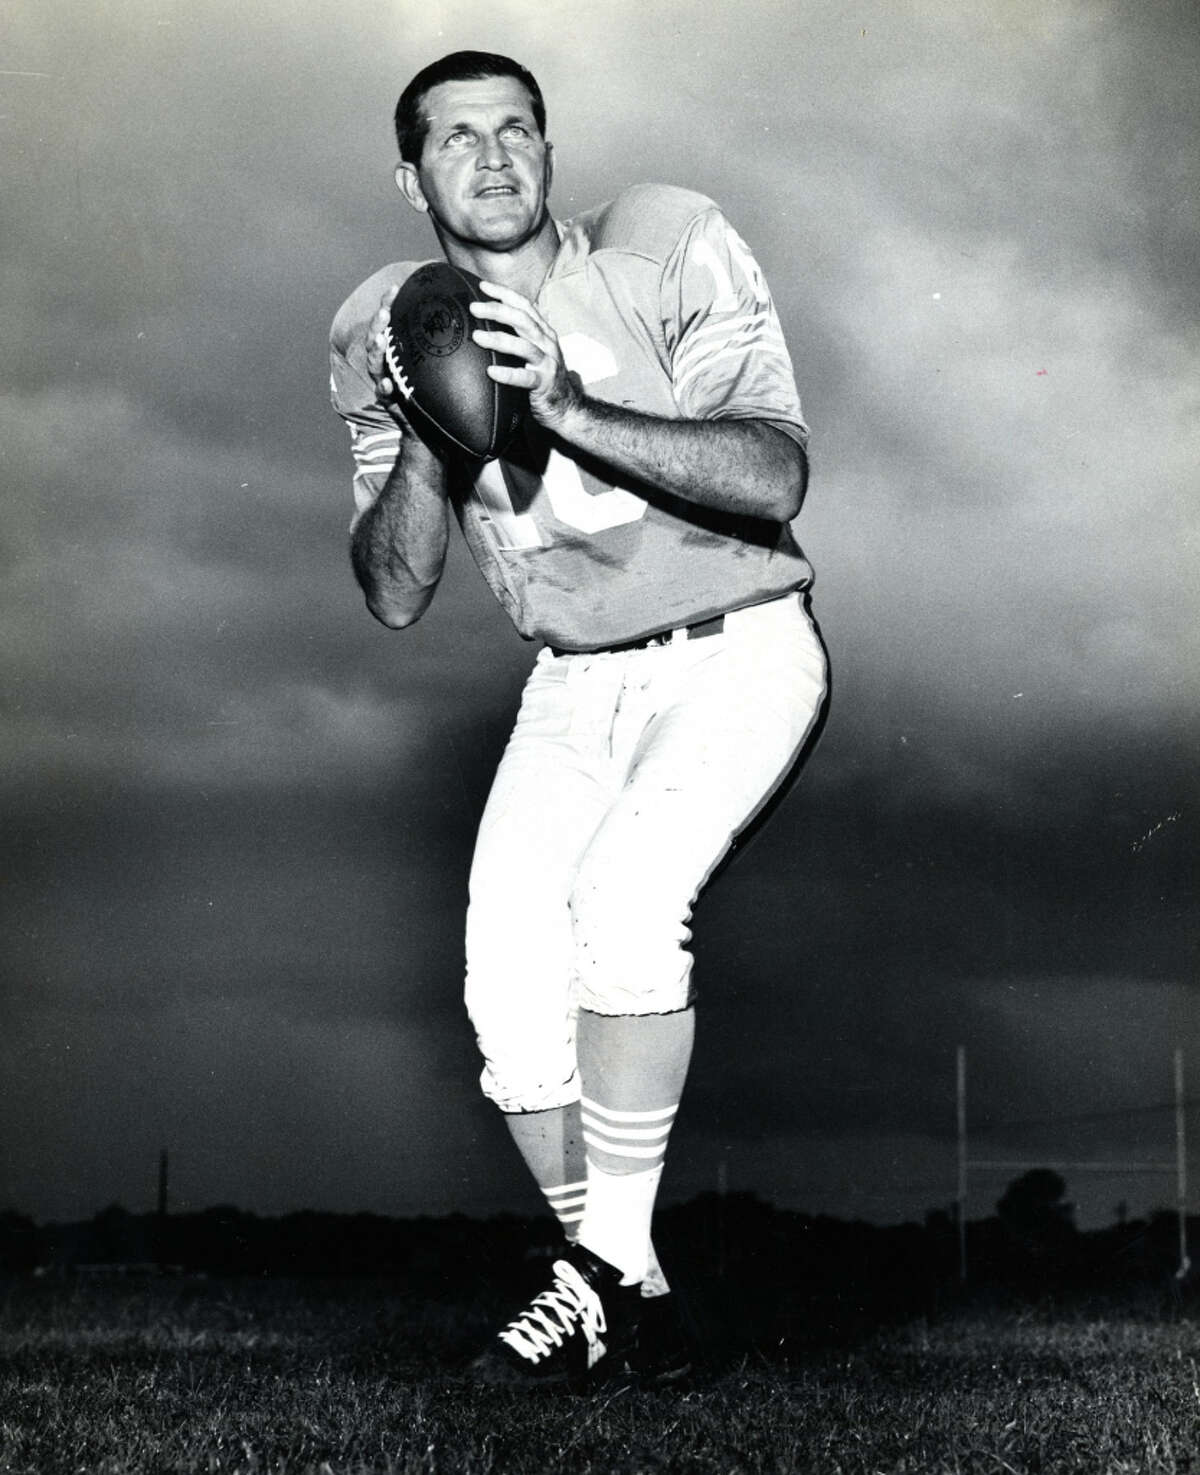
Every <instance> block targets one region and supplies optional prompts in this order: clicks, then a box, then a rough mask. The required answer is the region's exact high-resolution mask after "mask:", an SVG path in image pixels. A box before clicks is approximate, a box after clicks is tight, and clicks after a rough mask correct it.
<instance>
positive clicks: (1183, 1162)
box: [1175, 1049, 1191, 1280]
mask: <svg viewBox="0 0 1200 1475" xmlns="http://www.w3.org/2000/svg"><path fill="white" fill-rule="evenodd" d="M1185 1116H1186V1113H1185V1111H1184V1099H1183V1050H1182V1049H1177V1050H1176V1051H1175V1183H1176V1203H1177V1206H1178V1211H1179V1269H1178V1270H1177V1271H1176V1272H1175V1274H1176V1277H1177V1278H1178V1279H1179V1280H1182V1279H1183V1278H1184V1276H1185V1275H1186V1274H1187V1273H1188V1271H1189V1270H1190V1269H1191V1261H1190V1260H1189V1259H1188V1243H1187V1138H1186V1136H1185V1127H1184V1121H1185Z"/></svg>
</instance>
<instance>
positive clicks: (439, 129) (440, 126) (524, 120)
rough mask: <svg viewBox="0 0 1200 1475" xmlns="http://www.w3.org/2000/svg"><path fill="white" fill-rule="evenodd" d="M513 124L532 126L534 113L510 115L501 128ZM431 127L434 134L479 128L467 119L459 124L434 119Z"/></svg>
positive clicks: (501, 124)
mask: <svg viewBox="0 0 1200 1475" xmlns="http://www.w3.org/2000/svg"><path fill="white" fill-rule="evenodd" d="M512 123H520V124H522V125H524V124H532V123H533V113H532V112H528V113H510V114H509V115H508V117H506V118H505V119H504V120H503V122H501V123H500V125H499V126H500V127H501V128H507V127H508V126H509V125H510V124H512ZM429 126H430V128H431V130H432V131H433V132H434V133H457V132H458V131H459V129H460V128H466V129H468V130H471V129H474V128H476V127H478V124H477V123H472V122H469V121H468V120H467V119H466V118H462V119H460V120H459V121H458V122H457V123H439V122H438V121H437V120H436V119H434V120H432V121H431V122H430V125H429Z"/></svg>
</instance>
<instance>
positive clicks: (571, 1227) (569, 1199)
mask: <svg viewBox="0 0 1200 1475" xmlns="http://www.w3.org/2000/svg"><path fill="white" fill-rule="evenodd" d="M542 1192H543V1193H544V1194H545V1195H546V1202H547V1203H548V1204H549V1205H550V1207H551V1208H552V1209H553V1210H554V1217H555V1218H556V1219H557V1220H558V1222H559V1223H560V1224H561V1225H562V1231H563V1233H564V1234H565V1235H566V1237H567V1239H568V1241H569V1242H570V1243H571V1244H574V1243H575V1241H576V1240H577V1239H578V1238H579V1225H580V1222H581V1221H582V1219H583V1206H584V1203H585V1202H586V1200H587V1179H586V1178H581V1179H580V1180H579V1182H578V1183H563V1184H561V1185H559V1186H558V1187H549V1186H547V1185H546V1184H543V1185H542Z"/></svg>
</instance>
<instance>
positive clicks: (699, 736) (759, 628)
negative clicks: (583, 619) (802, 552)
mask: <svg viewBox="0 0 1200 1475" xmlns="http://www.w3.org/2000/svg"><path fill="white" fill-rule="evenodd" d="M717 640H719V641H720V644H719V645H718V644H716V643H715V642H716V641H717ZM713 642H714V643H713V644H712V645H711V646H710V645H709V644H708V642H706V641H696V642H695V643H694V644H692V643H688V644H681V645H676V646H672V647H668V648H663V649H658V650H651V651H646V652H640V653H638V654H637V655H636V656H634V657H631V658H630V665H629V671H628V674H627V678H626V683H625V692H624V697H623V701H622V707H621V711H622V721H621V724H619V725H618V727H615V728H614V745H615V746H616V747H617V748H620V746H621V744H622V743H625V744H626V745H627V747H628V763H627V773H628V778H627V781H626V784H625V787H624V789H623V791H622V794H621V796H620V798H619V799H618V800H617V802H616V803H615V804H613V805H612V807H611V808H610V809H609V811H608V813H607V814H606V816H605V818H604V820H603V822H602V823H601V825H600V826H599V828H598V829H597V830H596V833H595V835H594V836H593V838H592V840H591V842H590V844H589V846H588V848H587V851H586V853H585V855H584V856H583V858H582V859H581V861H580V865H579V870H578V873H577V876H576V882H575V887H574V890H573V892H572V896H571V911H572V921H573V928H574V938H575V953H574V959H575V969H576V976H577V979H578V985H579V1003H580V1010H579V1016H578V1027H577V1028H578V1058H579V1064H580V1070H581V1076H582V1091H583V1098H584V1105H583V1124H584V1140H585V1144H586V1148H587V1197H586V1203H585V1209H584V1217H583V1221H582V1223H581V1225H580V1232H579V1237H580V1242H581V1243H582V1244H583V1245H585V1246H586V1247H588V1248H590V1249H591V1250H593V1251H594V1252H595V1253H597V1254H599V1255H600V1256H601V1257H602V1258H604V1259H606V1260H608V1261H609V1262H610V1263H611V1264H613V1265H615V1266H617V1267H618V1269H619V1270H620V1271H621V1272H622V1279H623V1280H624V1281H625V1282H630V1281H633V1280H636V1279H640V1278H641V1276H642V1275H643V1274H644V1271H645V1254H646V1246H647V1245H648V1242H649V1233H650V1220H651V1214H652V1211H653V1205H654V1198H655V1194H656V1191H657V1186H658V1180H659V1176H660V1175H661V1171H662V1162H663V1158H664V1155H665V1152H666V1145H667V1138H668V1135H669V1132H670V1128H671V1123H672V1122H673V1120H674V1114H675V1109H676V1107H677V1105H678V1102H679V1098H680V1095H681V1093H682V1088H683V1082H684V1078H685V1076H686V1072H687V1066H688V1061H689V1059H690V1054H691V1043H692V1031H693V1017H692V1011H691V1007H690V1004H691V984H690V975H691V961H692V960H691V956H690V954H689V953H688V951H687V948H686V944H687V943H688V942H689V941H690V937H691V934H690V931H689V927H688V924H689V922H690V919H691V911H692V907H693V904H694V902H695V900H696V897H697V896H698V895H699V893H700V891H701V889H702V887H703V885H704V883H705V881H706V880H707V878H708V877H709V875H711V873H712V871H713V870H714V869H715V868H716V866H717V865H718V864H719V862H720V861H721V859H722V858H723V857H724V855H725V854H726V853H727V851H728V849H729V847H730V845H731V844H732V842H733V839H734V837H735V836H736V834H737V833H738V831H739V830H740V829H742V828H743V827H744V826H745V825H746V824H747V823H748V821H749V820H750V819H751V818H752V817H753V816H754V815H755V814H756V813H757V812H758V811H759V809H760V808H761V807H762V806H763V804H764V803H765V802H766V801H767V799H768V798H769V797H770V795H771V794H772V793H773V792H774V790H775V789H776V788H777V787H778V785H779V784H780V783H781V782H782V781H783V780H784V779H785V778H786V776H787V775H788V774H789V772H790V771H791V769H792V768H793V766H794V764H795V763H796V761H797V760H798V758H799V756H800V754H801V752H802V751H803V749H804V747H805V745H806V743H807V740H808V738H809V736H810V734H811V732H812V731H813V728H814V727H815V725H816V722H817V719H818V716H819V714H820V711H821V708H822V706H823V703H824V697H825V691H826V668H825V657H824V651H823V649H822V647H821V644H820V641H819V638H818V637H817V635H816V632H815V628H814V627H813V626H812V624H811V621H810V620H809V619H808V617H807V616H806V614H805V613H804V611H803V610H802V608H801V607H800V604H799V601H798V600H797V601H782V602H778V603H777V604H775V605H773V606H765V607H761V608H760V609H758V610H753V611H744V612H742V613H741V614H740V615H734V616H731V617H729V618H728V620H727V633H726V634H725V635H724V636H721V637H713Z"/></svg>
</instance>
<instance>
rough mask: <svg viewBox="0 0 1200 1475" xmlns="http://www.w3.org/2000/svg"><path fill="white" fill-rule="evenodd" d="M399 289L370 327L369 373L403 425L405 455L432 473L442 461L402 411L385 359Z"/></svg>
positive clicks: (385, 403)
mask: <svg viewBox="0 0 1200 1475" xmlns="http://www.w3.org/2000/svg"><path fill="white" fill-rule="evenodd" d="M399 290H400V288H399V287H389V288H388V290H387V291H386V292H385V293H384V294H383V296H382V297H381V298H380V301H379V311H378V312H377V313H376V314H375V316H374V317H373V318H372V319H371V321H370V323H369V325H368V327H367V371H368V373H369V374H370V375H371V378H372V379H373V380H374V383H375V388H376V390H377V391H378V393H379V402H380V403H381V404H382V405H383V406H384V408H385V409H386V410H387V412H388V414H389V415H390V416H391V417H392V419H393V420H395V422H396V424H397V425H399V427H400V429H401V430H402V431H403V432H404V434H403V439H402V440H401V443H400V445H401V452H400V453H401V455H402V456H403V457H404V458H405V459H406V460H407V461H409V462H410V464H411V463H418V464H419V463H421V462H426V463H427V464H428V469H429V470H431V471H432V470H434V469H437V471H438V472H439V473H440V471H441V469H442V464H443V463H442V459H441V457H440V456H438V454H437V453H436V452H435V451H433V450H431V449H430V447H429V446H427V445H426V444H425V442H424V441H423V440H422V439H421V437H420V436H419V435H418V434H417V433H416V431H415V430H414V429H413V428H412V424H411V422H410V421H409V420H408V418H407V416H406V415H405V413H404V410H403V408H402V401H401V399H400V396H399V394H398V392H397V390H396V385H395V382H394V380H393V379H392V377H391V374H390V373H389V371H388V362H387V358H386V356H385V355H384V351H383V345H384V335H385V334H386V332H387V327H388V321H389V319H390V317H391V308H392V303H393V302H394V301H395V298H396V294H397V292H399Z"/></svg>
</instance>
